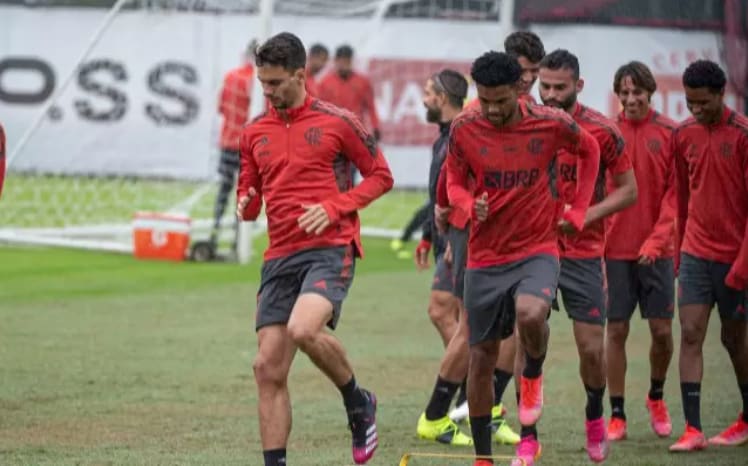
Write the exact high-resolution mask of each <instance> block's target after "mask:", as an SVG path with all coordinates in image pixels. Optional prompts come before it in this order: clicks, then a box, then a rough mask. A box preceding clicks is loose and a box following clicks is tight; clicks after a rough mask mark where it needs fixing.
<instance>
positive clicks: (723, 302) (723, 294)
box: [678, 252, 748, 321]
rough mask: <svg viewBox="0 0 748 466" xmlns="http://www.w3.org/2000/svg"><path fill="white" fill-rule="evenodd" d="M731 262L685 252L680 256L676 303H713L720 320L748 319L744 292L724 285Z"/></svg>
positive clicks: (747, 302) (682, 304) (746, 294)
mask: <svg viewBox="0 0 748 466" xmlns="http://www.w3.org/2000/svg"><path fill="white" fill-rule="evenodd" d="M731 267H732V265H731V264H725V263H723V262H716V261H712V260H708V259H702V258H700V257H695V256H692V255H690V254H688V253H685V252H683V253H681V255H680V275H679V277H678V306H687V305H689V304H704V305H707V306H709V307H710V308H711V307H712V306H714V304H715V303H716V304H717V307H718V308H719V315H720V317H722V318H723V319H728V320H740V321H748V291H747V290H742V291H739V290H733V289H732V288H730V287H728V286H727V285H725V277H727V274H728V272H729V271H730V268H731Z"/></svg>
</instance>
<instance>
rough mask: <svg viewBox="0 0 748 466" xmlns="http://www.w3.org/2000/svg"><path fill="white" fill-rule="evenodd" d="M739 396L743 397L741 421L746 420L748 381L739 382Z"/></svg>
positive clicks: (747, 419) (747, 412) (747, 411)
mask: <svg viewBox="0 0 748 466" xmlns="http://www.w3.org/2000/svg"><path fill="white" fill-rule="evenodd" d="M740 396H742V397H743V422H748V383H743V384H740Z"/></svg>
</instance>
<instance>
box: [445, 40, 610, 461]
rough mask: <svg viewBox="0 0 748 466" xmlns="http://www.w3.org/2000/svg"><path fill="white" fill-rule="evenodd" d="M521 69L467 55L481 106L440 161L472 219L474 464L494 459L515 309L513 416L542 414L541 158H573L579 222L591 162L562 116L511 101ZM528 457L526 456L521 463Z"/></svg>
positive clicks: (552, 217) (551, 266) (500, 56)
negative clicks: (517, 347)
mask: <svg viewBox="0 0 748 466" xmlns="http://www.w3.org/2000/svg"><path fill="white" fill-rule="evenodd" d="M521 74H522V68H521V67H520V65H519V63H518V62H517V60H516V59H515V58H513V57H511V56H509V55H507V54H506V53H499V52H493V51H492V52H487V53H485V54H483V55H482V56H480V57H479V58H478V59H477V60H475V62H473V65H472V68H471V72H470V75H471V77H472V78H473V80H474V81H475V83H476V86H477V90H478V98H479V99H480V104H481V109H480V110H468V111H465V112H463V113H461V114H460V116H458V117H457V118H456V119H455V120H454V122H453V123H452V129H451V133H450V137H449V149H448V151H449V152H448V155H447V161H446V164H447V190H448V194H449V200H450V204H451V205H452V207H453V208H457V209H460V210H462V211H464V212H468V213H469V215H470V218H471V223H470V236H469V242H468V263H467V270H466V272H465V308H466V310H467V316H468V326H469V329H470V363H469V369H468V404H469V406H470V430H471V432H472V435H473V442H474V447H475V453H476V456H477V457H478V459H476V462H475V465H476V466H482V465H490V464H493V461H492V460H490V459H486V458H485V457H488V456H490V455H491V435H492V430H491V428H490V425H491V418H492V416H491V414H492V413H491V411H492V408H493V404H494V393H493V390H492V384H493V372H494V366H495V364H496V360H497V357H498V352H499V340H500V339H501V337H502V336H503V335H504V336H505V335H508V334H511V333H512V331H513V330H514V320H515V316H516V321H517V327H518V335H519V337H520V339H521V340H522V341H523V343H524V348H525V350H526V351H527V358H526V360H527V364H526V366H525V368H524V372H523V376H522V380H521V385H522V386H523V388H525V387H527V389H526V390H523V393H522V398H521V400H520V404H519V418H520V421H521V422H522V423H523V424H534V423H535V422H536V421H537V420H538V419H539V417H540V414H541V412H542V407H543V397H542V376H541V373H542V366H543V360H544V358H545V353H546V349H547V342H548V327H547V325H546V317H547V315H548V311H549V309H550V304H551V300H552V297H553V296H554V294H555V291H556V281H557V277H558V273H559V263H558V234H557V228H558V225H559V216H560V211H559V209H558V208H557V203H556V201H555V200H554V198H553V196H552V188H553V185H552V178H551V176H550V174H549V170H548V166H549V165H550V164H551V162H552V161H553V159H554V157H555V156H556V153H557V152H558V150H560V149H562V148H565V149H567V150H568V152H569V153H570V154H574V155H578V156H579V158H580V163H579V183H578V185H577V188H578V190H577V192H576V197H575V199H574V204H573V207H571V208H570V209H569V210H568V211H566V212H565V213H564V214H563V218H564V219H565V221H566V222H568V223H569V224H571V225H574V227H576V228H578V229H579V230H581V229H582V227H583V226H584V217H585V213H586V210H587V206H588V205H589V202H590V199H591V197H592V191H593V188H594V180H595V177H596V175H597V171H598V163H599V154H598V148H597V144H596V142H595V140H594V138H593V137H592V136H591V135H590V134H589V133H587V132H586V131H583V130H581V129H580V128H579V126H578V125H577V124H576V123H575V122H574V121H573V120H572V119H571V118H569V116H568V115H566V114H564V113H563V112H560V111H558V110H555V109H551V108H543V107H538V106H535V105H533V104H529V103H526V102H519V100H518V99H519V89H518V87H519V86H518V81H519V79H520V75H521ZM471 176H472V177H474V178H475V182H474V183H471V182H470V181H469V178H470V177H471ZM521 460H525V458H521ZM525 461H526V460H525ZM533 461H534V457H530V458H529V461H527V462H526V463H525V464H532V462H533Z"/></svg>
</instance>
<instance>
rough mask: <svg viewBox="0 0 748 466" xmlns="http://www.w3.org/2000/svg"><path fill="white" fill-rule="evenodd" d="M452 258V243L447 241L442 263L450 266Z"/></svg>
mask: <svg viewBox="0 0 748 466" xmlns="http://www.w3.org/2000/svg"><path fill="white" fill-rule="evenodd" d="M452 259H453V257H452V245H450V244H449V241H447V247H446V248H445V249H444V263H445V264H447V265H448V266H450V267H451V266H452Z"/></svg>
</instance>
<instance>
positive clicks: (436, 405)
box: [426, 377, 460, 421]
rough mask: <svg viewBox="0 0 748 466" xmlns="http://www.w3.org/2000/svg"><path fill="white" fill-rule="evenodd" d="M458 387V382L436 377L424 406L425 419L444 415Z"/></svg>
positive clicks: (433, 418)
mask: <svg viewBox="0 0 748 466" xmlns="http://www.w3.org/2000/svg"><path fill="white" fill-rule="evenodd" d="M458 388H460V384H459V383H454V382H450V381H448V380H444V379H442V378H441V377H437V378H436V385H434V391H433V392H431V399H430V400H429V404H428V405H427V406H426V419H428V420H429V421H435V420H437V419H441V418H443V417H444V416H446V415H447V412H449V405H450V403H452V398H454V397H455V393H457V389H458Z"/></svg>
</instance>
